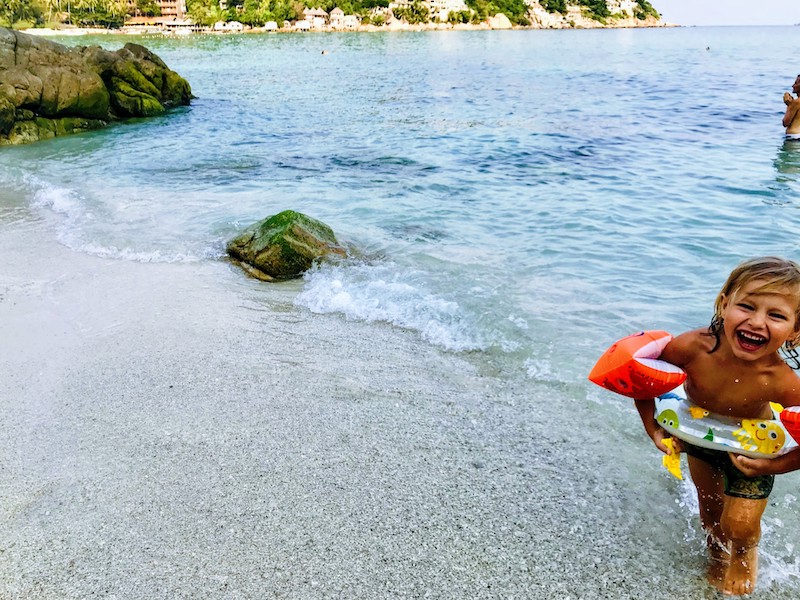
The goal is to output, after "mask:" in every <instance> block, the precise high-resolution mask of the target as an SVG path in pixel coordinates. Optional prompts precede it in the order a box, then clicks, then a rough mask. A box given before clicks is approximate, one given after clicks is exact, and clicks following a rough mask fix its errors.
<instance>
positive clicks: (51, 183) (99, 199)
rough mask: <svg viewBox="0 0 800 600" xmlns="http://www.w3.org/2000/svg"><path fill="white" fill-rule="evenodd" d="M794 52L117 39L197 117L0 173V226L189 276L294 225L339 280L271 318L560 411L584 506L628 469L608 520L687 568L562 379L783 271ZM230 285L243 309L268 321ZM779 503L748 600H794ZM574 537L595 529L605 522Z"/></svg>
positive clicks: (682, 499)
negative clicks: (591, 441) (325, 250)
mask: <svg viewBox="0 0 800 600" xmlns="http://www.w3.org/2000/svg"><path fill="white" fill-rule="evenodd" d="M795 29H796V28H791V27H789V28H691V29H669V30H619V31H510V32H426V33H396V34H380V35H368V34H364V35H346V34H341V35H339V34H320V35H309V36H301V35H292V36H288V35H249V36H226V37H212V36H207V37H199V36H198V37H191V38H188V39H166V38H160V37H152V38H144V39H142V38H132V41H136V42H139V43H143V44H144V45H146V46H148V47H149V48H151V49H152V50H154V51H155V52H156V53H157V54H159V55H160V56H161V57H162V58H163V59H164V60H165V61H166V62H167V64H168V65H170V66H171V67H172V68H173V69H175V70H176V71H178V72H179V73H180V74H182V75H183V76H185V77H186V78H187V79H188V80H189V82H190V83H191V85H192V88H193V92H194V94H195V95H196V96H197V99H196V100H195V101H194V102H193V103H192V106H191V107H189V108H182V109H179V110H176V111H173V112H171V113H170V114H168V115H166V116H163V117H160V118H156V119H151V120H142V121H138V122H134V123H128V124H125V125H116V126H114V127H112V128H110V129H108V130H105V131H102V132H94V133H91V134H86V135H81V136H75V137H70V138H63V139H57V140H53V141H49V142H46V143H40V144H36V145H32V146H27V147H20V148H5V149H3V150H2V151H1V152H2V161H0V223H2V225H3V227H6V228H12V229H14V228H24V227H29V226H30V225H31V223H39V224H40V227H41V228H44V229H50V230H52V231H54V232H55V233H56V235H57V237H58V239H59V241H60V243H62V244H63V245H66V246H67V247H69V248H71V249H73V250H76V251H79V252H81V253H86V254H89V255H95V256H100V257H104V258H110V259H113V260H116V261H121V262H122V263H125V262H130V261H133V262H145V263H150V262H154V263H161V262H167V263H173V262H174V263H198V264H200V265H204V264H206V263H209V262H214V261H217V260H219V259H220V258H221V257H222V256H223V249H224V244H225V241H226V240H228V239H230V238H231V237H233V236H234V235H235V234H236V232H237V231H238V230H240V229H241V228H243V227H245V226H247V225H249V224H250V223H252V222H253V221H255V220H258V219H260V218H263V217H265V216H268V215H271V214H274V213H276V212H278V211H280V210H284V209H287V208H291V209H294V210H299V211H302V212H305V213H307V214H310V215H312V216H314V217H317V218H319V219H321V220H323V221H325V222H326V223H328V224H329V225H330V226H331V227H332V228H333V229H334V231H336V233H337V235H338V236H339V237H340V239H342V240H343V241H346V242H347V243H348V244H351V245H352V246H354V247H356V248H358V249H359V251H360V253H361V256H362V257H361V258H359V259H353V260H352V261H348V262H345V263H344V264H338V265H326V266H322V267H321V268H319V269H317V270H315V271H313V272H312V273H310V274H308V276H307V277H306V278H305V280H304V281H303V282H302V283H300V284H297V287H296V289H295V288H292V289H291V291H290V296H291V298H292V302H293V303H294V306H295V309H296V310H299V311H301V312H303V313H309V312H310V313H312V314H323V313H327V314H328V316H327V317H325V320H324V322H325V323H330V320H329V319H331V318H333V319H334V322H336V323H338V325H339V326H340V327H343V328H347V327H348V324H352V326H354V327H355V326H358V327H360V326H361V325H362V324H363V323H364V322H383V323H388V324H390V326H392V327H396V328H401V329H404V330H409V331H410V332H411V335H413V336H415V337H416V339H417V340H418V343H419V344H421V345H425V346H426V347H427V346H433V347H434V348H436V349H439V350H441V351H444V352H446V353H456V354H463V355H464V356H465V357H466V358H467V359H468V360H469V361H470V362H472V363H473V364H474V365H475V367H476V368H477V370H478V372H479V373H482V374H485V375H491V376H498V377H500V378H502V379H503V380H506V381H508V382H509V385H510V386H511V387H512V388H513V389H514V390H516V393H518V394H521V396H520V397H519V398H518V401H519V402H526V403H530V405H531V406H533V407H536V406H539V405H540V406H541V413H542V414H543V415H546V416H547V417H548V418H549V417H552V416H559V415H560V412H561V411H564V410H568V408H567V405H569V404H570V403H575V405H576V406H579V407H580V409H579V410H575V411H574V412H575V415H574V416H573V418H574V419H576V420H574V421H573V422H571V423H570V425H569V427H570V429H572V430H577V431H580V430H581V429H584V428H590V429H592V430H596V429H597V428H596V427H592V426H593V425H594V424H595V423H602V429H601V431H602V432H603V436H604V437H608V438H610V439H616V440H621V441H620V443H619V444H617V445H616V447H615V449H614V453H615V454H616V455H617V456H618V458H617V460H618V461H619V464H618V465H617V467H616V468H612V467H609V466H605V465H600V466H599V467H598V469H599V470H600V477H601V479H602V480H604V481H605V480H608V479H609V478H611V479H612V480H613V479H614V478H615V477H617V476H618V475H620V473H619V472H618V469H621V470H623V471H624V470H625V469H649V471H647V476H648V477H649V479H648V480H646V481H645V482H639V481H638V480H637V481H636V483H635V485H636V486H639V485H641V486H643V487H642V490H643V491H642V506H641V507H637V506H636V505H635V504H632V505H631V506H629V507H626V509H627V510H633V511H635V510H637V509H640V510H654V509H652V508H651V507H653V506H657V505H664V503H665V502H666V505H667V508H665V509H664V510H665V511H667V513H668V515H669V518H670V519H671V520H673V521H679V522H685V526H682V527H681V528H680V530H679V531H677V532H672V533H670V534H669V536H671V537H668V538H667V539H669V540H672V541H675V542H678V543H685V544H686V545H687V547H689V548H691V552H690V555H691V556H692V557H694V560H699V558H697V557H699V556H700V553H699V548H700V547H701V545H702V542H701V539H700V536H699V534H697V532H696V516H695V512H696V508H695V507H694V504H693V502H694V501H693V498H692V494H691V490H690V488H689V487H688V486H687V485H686V484H685V483H684V484H680V485H676V484H674V483H673V482H672V481H671V480H668V479H666V476H664V478H661V476H662V473H660V472H659V471H658V468H657V464H658V459H657V457H656V456H655V451H654V450H651V449H650V448H649V447H648V445H647V444H646V443H645V442H644V440H642V439H641V438H642V435H640V434H639V432H638V431H634V432H633V433H631V431H629V430H630V428H631V427H636V419H634V415H632V414H631V413H632V412H633V411H631V410H630V407H629V405H628V403H626V402H619V401H618V399H617V398H615V397H612V396H611V395H610V394H607V393H605V392H603V391H601V390H599V389H595V388H593V387H591V385H590V384H589V383H587V382H586V381H585V375H586V373H587V372H588V370H589V369H590V367H591V365H592V363H593V361H594V360H595V359H596V357H597V356H598V354H599V353H600V352H601V351H602V349H604V348H605V347H606V346H607V345H608V344H610V343H611V342H612V341H613V340H614V339H616V338H618V337H621V336H622V335H624V334H627V333H630V332H633V331H636V330H640V329H645V328H647V329H656V328H663V329H667V330H669V331H673V332H679V331H682V330H685V329H688V328H692V327H697V326H701V325H703V324H704V323H706V322H707V321H708V318H709V316H710V314H711V307H712V303H713V299H714V296H715V294H716V292H717V291H718V288H719V286H720V285H721V284H722V282H723V280H724V279H725V277H726V276H727V273H728V272H729V270H730V269H731V268H732V267H733V266H734V265H735V264H736V263H738V262H739V261H740V260H741V259H742V258H744V257H748V256H752V255H761V254H779V255H785V256H788V257H791V258H794V259H798V258H800V251H799V250H798V241H797V237H796V231H797V226H798V212H797V211H798V191H800V181H798V177H800V145H796V144H794V143H793V142H787V141H784V139H783V135H782V128H781V123H780V121H781V115H782V114H783V110H784V105H783V103H782V94H783V92H784V91H786V90H788V87H789V86H790V84H791V82H792V80H793V77H794V75H795V74H796V73H795V69H796V65H795V64H794V63H793V61H792V57H795V56H797V54H798V50H800V41H798V37H797V35H796V34H797V32H796V31H795ZM123 41H127V40H124V39H120V38H117V37H102V38H89V39H87V38H82V39H79V40H78V39H65V40H64V43H69V44H78V43H80V44H86V43H89V42H92V43H99V44H102V45H104V46H106V47H109V48H112V49H113V48H116V47H118V46H120V45H121V44H122V43H123ZM322 50H327V51H328V53H327V54H325V55H323V54H321V51H322ZM233 285H240V286H241V290H240V293H241V294H243V296H244V297H246V298H248V302H252V303H255V305H259V303H260V302H261V303H263V302H266V300H264V299H263V298H260V297H261V296H262V295H264V296H268V295H269V293H270V292H268V291H260V290H261V288H259V287H258V286H253V285H252V284H251V283H249V282H243V283H241V284H233ZM284 289H286V288H284ZM420 366H421V368H422V365H420ZM523 390H530V394H528V393H527V392H526V391H523ZM553 398H558V399H561V400H560V402H561V403H563V404H561V403H560V404H558V405H556V406H554V405H553V404H552V401H553V400H552V399H553ZM533 412H535V411H533ZM524 414H526V415H528V414H530V413H529V412H528V411H524ZM643 455H644V456H646V457H647V458H643ZM605 458H607V459H610V460H613V458H612V457H611V456H605ZM587 460H591V459H590V458H588V457H587ZM642 477H644V475H643V476H642ZM622 481H623V482H624V481H625V475H624V473H623V474H622ZM797 481H798V479H797V476H796V475H790V476H785V477H783V478H780V480H779V484H778V486H777V487H776V492H775V494H774V497H773V502H772V504H773V508H771V509H770V512H769V514H768V517H767V519H766V521H765V523H766V527H765V540H764V549H765V558H764V563H763V567H764V568H763V573H762V579H761V584H760V588H759V589H763V590H771V591H769V592H765V593H772V594H773V596H772V597H775V596H774V594H775V593H778V591H779V592H780V593H781V594H784V593H787V594H789V595H788V596H786V597H792V595H793V594H796V592H797V591H798V590H800V587H799V586H800V584H798V578H800V558H798V555H797V552H796V551H795V548H794V541H793V540H794V539H795V538H796V532H797V530H798V526H800V518H799V514H800V513H798V508H797V504H796V498H795V496H793V495H792V493H791V490H793V489H794V488H795V487H796V483H797ZM629 484H630V482H629ZM604 485H609V484H602V485H601V487H602V486H604ZM576 489H581V494H582V493H585V490H584V489H583V486H582V485H581V486H577V488H576ZM577 493H578V492H577V491H576V494H577ZM607 494H610V492H609V491H608V490H606V489H605V487H602V491H601V493H600V496H601V497H602V498H603V499H605V500H607V499H608V495H607ZM675 498H677V503H676V504H674V505H673V504H672V503H673V499H675ZM568 500H569V501H570V502H572V503H573V504H576V503H577V504H580V503H581V502H584V501H585V499H584V498H582V497H578V496H575V497H569V496H568ZM586 510H587V511H589V513H588V514H589V515H590V516H591V518H593V519H595V520H597V521H600V522H603V521H604V520H606V519H610V520H613V521H614V522H615V523H619V521H618V519H611V514H612V513H613V511H615V510H616V507H615V506H611V505H609V503H608V502H599V503H593V504H591V503H590V504H589V505H588V506H587V508H586ZM631 518H633V519H634V521H635V517H631ZM684 537H685V538H687V539H685V540H684V539H683V538H684ZM635 540H636V537H635V535H634V536H633V537H632V538H631V539H629V540H628V542H627V543H629V544H631V546H630V547H629V548H626V549H627V550H630V551H631V552H633V553H635V545H634V544H635V543H636V541H635ZM574 551H575V552H577V554H578V556H579V557H580V560H586V557H587V554H586V553H587V552H588V551H589V548H588V547H584V548H582V549H581V548H578V549H577V550H574ZM679 559H680V557H678V559H677V560H679ZM645 570H646V571H647V568H646V567H645ZM651 574H652V573H651ZM771 586H772V587H771ZM578 589H579V588H578ZM698 589H699V588H698ZM565 593H566V592H565ZM632 597H633V596H632ZM698 597H699V596H698ZM765 597H766V596H765Z"/></svg>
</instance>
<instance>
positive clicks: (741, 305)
mask: <svg viewBox="0 0 800 600" xmlns="http://www.w3.org/2000/svg"><path fill="white" fill-rule="evenodd" d="M736 306H738V307H739V308H743V309H745V310H753V306H752V305H750V304H747V303H746V302H739V304H737V305H736Z"/></svg>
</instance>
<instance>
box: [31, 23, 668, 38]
mask: <svg viewBox="0 0 800 600" xmlns="http://www.w3.org/2000/svg"><path fill="white" fill-rule="evenodd" d="M673 27H682V26H681V25H676V24H673V23H665V22H658V23H657V24H647V25H645V24H639V25H634V24H630V23H621V24H613V25H603V24H598V25H597V26H587V25H579V26H576V27H539V26H535V25H525V26H517V25H515V26H511V27H507V26H506V27H503V26H492V25H491V24H490V23H488V22H483V23H478V24H472V23H457V24H451V23H424V24H415V25H411V24H408V23H392V24H389V25H381V26H378V25H361V26H359V27H358V28H356V29H333V28H330V27H326V28H324V29H312V30H309V31H299V30H296V29H292V28H279V29H265V28H263V27H253V28H246V29H242V30H218V29H214V28H211V27H204V28H201V29H192V30H188V29H186V30H175V29H170V28H166V27H142V26H131V27H121V28H119V29H102V28H92V27H70V28H65V29H52V28H47V27H40V28H30V29H22V30H20V31H22V32H23V33H27V34H29V35H37V36H83V35H159V34H160V35H165V36H169V37H185V36H190V35H196V34H201V35H234V34H235V35H247V34H260V33H271V34H287V33H288V34H312V35H313V34H315V33H379V32H395V31H508V30H542V31H544V30H580V29H664V28H673Z"/></svg>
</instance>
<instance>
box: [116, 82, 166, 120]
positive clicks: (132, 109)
mask: <svg viewBox="0 0 800 600" xmlns="http://www.w3.org/2000/svg"><path fill="white" fill-rule="evenodd" d="M109 92H110V96H111V106H113V107H114V110H115V111H116V112H117V114H119V115H122V116H126V117H152V116H154V115H160V114H161V113H163V112H164V111H165V109H164V106H163V105H162V104H161V103H160V102H159V101H158V100H157V99H156V98H154V97H153V96H151V95H149V94H147V93H145V92H142V91H139V90H137V89H134V88H133V87H131V86H130V85H129V84H128V82H127V81H125V80H123V79H119V78H118V77H112V78H111V82H110V85H109Z"/></svg>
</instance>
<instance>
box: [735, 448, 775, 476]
mask: <svg viewBox="0 0 800 600" xmlns="http://www.w3.org/2000/svg"><path fill="white" fill-rule="evenodd" d="M728 456H730V457H731V462H732V463H733V464H734V466H735V467H736V468H737V469H739V470H740V471H741V472H742V473H744V474H745V475H747V476H748V477H755V476H757V475H772V474H774V473H775V470H774V467H775V463H774V460H775V459H772V458H750V457H749V456H743V455H742V454H734V453H733V452H728Z"/></svg>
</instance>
